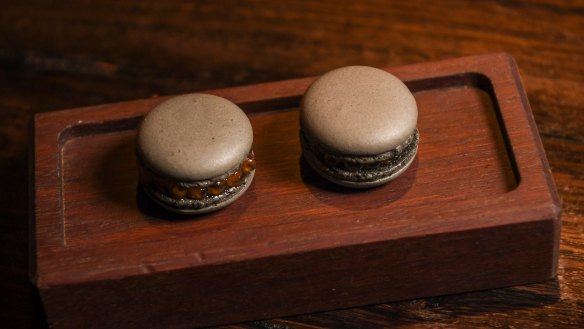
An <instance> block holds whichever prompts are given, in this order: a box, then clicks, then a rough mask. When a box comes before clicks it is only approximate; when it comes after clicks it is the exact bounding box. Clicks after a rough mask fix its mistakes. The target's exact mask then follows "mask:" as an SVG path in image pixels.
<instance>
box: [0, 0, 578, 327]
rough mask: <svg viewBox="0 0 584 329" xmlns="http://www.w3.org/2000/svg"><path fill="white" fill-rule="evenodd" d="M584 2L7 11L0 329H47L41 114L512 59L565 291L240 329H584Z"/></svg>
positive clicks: (443, 300) (420, 303) (1, 37)
mask: <svg viewBox="0 0 584 329" xmlns="http://www.w3.org/2000/svg"><path fill="white" fill-rule="evenodd" d="M583 22H584V4H583V3H582V2H581V1H567V0H566V1H551V0H548V1H546V0H540V1H500V2H499V1H483V2H473V1H447V2H446V1H436V2H428V1H415V0H411V1H405V2H387V1H360V2H354V3H353V2H336V1H335V2H333V1H326V2H308V1H306V2H300V1H273V2H269V1H261V2H260V1H252V2H245V3H241V2H238V1H213V2H211V1H208V2H207V1H198V2H185V3H179V2H178V1H166V2H136V3H132V2H117V1H116V2H114V1H111V2H106V1H101V2H98V3H90V2H85V1H71V2H42V1H38V2H37V1H27V2H10V3H3V4H2V10H1V11H0V141H1V143H0V169H1V172H2V187H1V188H0V228H1V230H0V232H1V233H0V241H1V242H0V255H1V256H0V257H1V259H0V287H1V289H2V290H1V294H2V298H0V304H1V311H0V312H1V313H0V315H1V318H0V321H2V323H3V324H4V323H5V324H6V325H3V327H27V326H33V327H34V326H39V325H40V326H42V325H43V322H42V320H41V319H42V314H41V310H39V309H38V308H37V307H36V306H35V305H36V304H35V302H34V301H35V297H34V294H33V293H32V291H31V289H30V288H29V287H28V279H27V275H28V274H27V273H28V271H29V265H28V260H27V254H28V229H29V227H28V215H29V214H28V211H27V195H28V193H27V182H28V179H27V169H26V164H27V156H26V154H27V147H26V145H27V142H28V135H27V127H28V122H29V119H30V117H31V115H32V114H33V113H38V112H46V111H54V110H59V109H64V108H72V107H79V106H86V105H96V104H102V103H110V102H114V101H121V100H132V99H138V98H145V97H150V96H152V95H168V94H178V93H184V92H190V91H195V90H203V89H211V88H219V87H227V86H235V85H244V84H250V83H255V82H267V81H274V80H283V79H289V78H298V77H304V76H314V75H318V74H321V73H324V72H326V71H327V70H329V69H332V68H335V67H338V66H342V65H349V64H366V65H371V66H378V67H387V66H396V65H401V64H410V63H417V62H424V61H428V60H434V59H443V58H449V57H458V56H462V55H472V54H481V53H490V52H499V51H505V52H508V53H510V54H511V55H512V56H513V57H515V59H516V60H517V63H518V66H519V70H520V73H521V75H522V78H523V81H524V84H525V88H526V90H527V95H528V98H529V100H530V103H531V106H532V110H533V112H534V116H535V120H536V123H537V127H538V129H539V132H540V135H541V137H542V140H543V144H544V148H545V150H546V154H547V157H548V160H549V162H550V167H551V170H552V172H553V176H554V179H555V181H556V185H557V188H558V192H559V194H560V198H561V200H562V204H563V209H564V212H563V217H562V224H563V227H562V235H561V245H560V260H559V270H558V277H557V279H554V280H550V281H547V282H543V283H539V284H533V285H527V286H517V287H512V288H506V289H497V290H489V291H484V292H476V293H467V294H460V295H452V296H445V297H435V298H427V299H420V300H413V301H404V302H397V303H390V304H379V305H372V306H367V307H361V308H355V309H348V310H341V311H331V312H326V313H318V314H310V315H303V316H295V317H290V318H286V319H274V320H269V321H261V322H252V323H246V324H241V325H237V326H231V328H286V327H296V328H323V327H324V328H327V327H333V328H355V327H359V328H379V327H389V326H402V327H410V328H416V327H475V326H483V327H488V326H494V327H534V326H539V327H550V328H551V327H554V328H557V327H580V326H581V325H582V323H584V237H583V235H584V233H583V230H584V210H583V207H584V200H583V199H584V192H583V190H584V183H583V177H584V129H583V128H582V127H583V126H584V114H582V113H584V112H583V111H582V108H584V65H582V63H584V38H583V37H582V36H583V35H584V24H583Z"/></svg>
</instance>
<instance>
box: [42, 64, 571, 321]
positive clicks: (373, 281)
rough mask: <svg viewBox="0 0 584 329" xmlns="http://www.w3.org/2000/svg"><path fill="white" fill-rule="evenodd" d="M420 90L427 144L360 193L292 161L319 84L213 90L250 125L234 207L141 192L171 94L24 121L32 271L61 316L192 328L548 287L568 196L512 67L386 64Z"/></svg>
mask: <svg viewBox="0 0 584 329" xmlns="http://www.w3.org/2000/svg"><path fill="white" fill-rule="evenodd" d="M388 71H389V72H391V73H393V74H395V75H396V76H398V77H399V78H401V79H402V80H404V81H405V82H406V84H407V85H408V86H409V87H410V89H411V90H412V91H413V93H414V95H415V97H416V101H417V103H418V107H419V125H418V128H419V131H420V141H421V142H420V146H419V152H418V155H417V159H416V160H415V162H414V164H413V165H412V166H411V167H410V169H408V170H407V172H406V173H405V174H404V175H402V176H400V177H399V178H398V179H397V180H395V181H393V182H391V183H390V184H388V185H386V186H383V187H380V188H376V189H372V190H365V191H352V190H349V189H344V188H339V187H335V186H333V185H331V184H329V183H327V182H325V181H323V180H322V179H321V178H319V177H318V176H317V175H316V174H315V173H314V172H312V170H311V169H310V168H308V167H307V166H306V165H305V163H304V162H303V161H302V160H301V152H300V146H299V141H298V128H299V127H298V123H299V120H298V105H299V100H300V97H301V96H302V94H303V92H304V91H305V89H306V88H307V86H308V85H309V84H310V83H311V82H312V81H313V78H306V79H300V80H291V81H283V82H274V83H267V84H260V85H253V86H245V87H236V88H228V89H221V90H214V91H210V92H209V93H212V94H216V95H220V96H223V97H225V98H228V99H230V100H232V101H233V102H235V103H237V104H239V105H240V106H241V107H242V108H243V109H244V110H245V111H246V112H247V113H248V114H249V117H250V120H251V122H252V125H253V128H254V132H255V135H254V150H255V153H256V156H257V161H258V165H257V174H256V178H255V181H254V183H253V185H252V186H251V187H250V189H249V190H248V192H247V193H246V194H245V195H244V196H243V197H242V198H241V199H240V200H238V202H236V203H234V204H233V205H231V206H229V207H228V208H226V209H224V210H222V211H219V212H216V213H212V214H209V215H206V216H203V217H194V218H192V217H182V216H177V215H172V214H170V213H168V212H166V211H164V210H161V209H160V208H159V207H156V206H154V205H152V203H150V202H148V200H147V199H146V198H145V197H144V196H143V195H142V194H141V193H139V192H138V190H137V172H136V164H135V162H136V160H135V156H134V138H135V133H136V127H137V125H138V123H139V121H140V119H141V117H142V116H143V115H144V114H145V113H146V112H147V111H149V110H150V109H152V108H153V107H154V106H155V105H156V104H158V103H160V102H161V101H162V100H164V99H166V98H165V97H160V98H153V99H146V100H138V101H132V102H125V103H118V104H108V105H101V106H94V107H87V108H78V109H72V110H66V111H61V112H53V113H46V114H40V115H37V116H36V117H35V121H34V160H33V161H34V162H33V168H32V169H33V177H34V197H33V204H32V206H33V207H34V217H33V220H34V224H33V227H34V229H35V230H34V232H33V234H34V238H33V241H34V246H33V255H32V262H33V265H35V267H34V272H33V281H34V282H35V284H36V285H37V287H38V289H39V291H40V296H41V298H42V301H43V304H44V308H45V311H46V314H47V316H48V321H49V323H50V324H51V325H54V326H55V327H72V328H74V327H83V328H88V327H101V328H103V327H124V328H130V327H136V328H143V327H193V326H208V325H217V324H224V323H232V322H241V321H247V320H253V319H260V318H272V317H279V316H285V315H290V314H298V313H306V312H315V311H322V310H330V309H336V308H346V307H352V306H357V305H363V304H372V303H382V302H389V301H394V300H401V299H409V298H416V297H425V296H434V295H440V294H451V293H458V292H464V291H470V290H479V289H488V288H496V287H503V286H510V285H516V284H524V283H531V282H537V281H542V280H546V279H549V278H552V277H554V276H555V273H556V267H557V256H558V243H559V230H560V227H559V223H560V222H559V216H560V206H559V201H558V197H557V195H556V190H555V187H554V184H553V181H552V177H551V175H550V171H549V166H548V164H547V161H546V159H545V154H544V152H543V148H542V145H541V141H540V139H539V135H538V132H537V129H536V126H535V123H534V120H533V117H532V114H531V110H530V107H529V104H528V101H527V98H526V95H525V92H524V90H523V88H522V85H521V81H520V78H519V76H518V72H517V69H516V66H515V63H514V62H513V60H512V59H511V58H510V57H509V56H508V55H505V54H495V55H485V56H475V57H467V58H460V59H453V60H446V61H440V62H435V63H425V64H417V65H410V66H402V67H395V68H389V69H388Z"/></svg>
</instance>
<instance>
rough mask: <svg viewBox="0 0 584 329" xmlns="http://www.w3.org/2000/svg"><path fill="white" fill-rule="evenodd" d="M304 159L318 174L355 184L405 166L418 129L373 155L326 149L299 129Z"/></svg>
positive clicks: (416, 138)
mask: <svg viewBox="0 0 584 329" xmlns="http://www.w3.org/2000/svg"><path fill="white" fill-rule="evenodd" d="M300 141H301V143H302V149H303V152H304V156H305V158H306V160H307V161H308V162H309V163H310V164H311V165H312V166H313V167H314V168H315V169H316V170H317V171H320V172H321V174H324V175H326V176H329V177H331V178H333V179H335V180H342V181H346V182H352V183H356V184H360V183H365V182H375V181H379V180H383V179H387V178H388V177H391V176H392V175H394V174H396V173H398V172H400V171H401V170H403V169H404V168H406V167H407V166H408V165H409V164H410V163H411V161H412V160H413V158H414V156H415V155H416V152H417V149H418V141H419V133H418V129H414V132H413V133H412V134H411V135H410V136H409V137H408V138H407V139H406V140H405V141H404V142H403V143H401V144H400V145H398V146H396V147H395V148H393V149H391V150H389V151H386V152H383V153H380V154H377V155H366V156H362V155H346V154H338V153H334V152H332V151H330V150H328V149H327V148H326V147H324V146H323V145H320V144H319V143H318V142H315V141H314V138H310V137H309V136H308V135H307V132H306V131H304V130H300Z"/></svg>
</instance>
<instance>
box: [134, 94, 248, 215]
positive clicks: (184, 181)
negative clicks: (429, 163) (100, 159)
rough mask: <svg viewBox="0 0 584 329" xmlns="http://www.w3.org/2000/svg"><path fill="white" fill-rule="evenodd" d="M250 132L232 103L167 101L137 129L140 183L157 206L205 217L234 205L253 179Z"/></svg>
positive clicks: (194, 97) (201, 97)
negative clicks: (211, 212) (202, 214)
mask: <svg viewBox="0 0 584 329" xmlns="http://www.w3.org/2000/svg"><path fill="white" fill-rule="evenodd" d="M252 142H253V131H252V127H251V123H250V121H249V119H248V118H247V116H246V114H245V113H244V112H243V111H242V110H241V109H240V108H239V107H238V106H237V105H235V104H234V103H232V102H230V101H228V100H226V99H224V98H221V97H218V96H213V95H207V94H187V95H182V96H177V97H173V98H170V99H168V100H166V101H164V102H162V103H161V104H159V105H158V106H156V107H155V108H154V109H153V110H152V111H151V112H150V113H148V114H147V115H146V116H145V117H144V120H143V121H142V123H141V124H140V127H139V129H138V137H137V155H138V160H139V167H140V183H141V185H142V188H143V189H144V190H145V192H146V193H147V194H148V195H149V196H150V198H152V199H153V200H154V201H156V202H157V203H159V204H160V205H162V206H164V207H166V208H168V209H170V210H172V211H175V212H178V213H187V214H191V213H206V212H210V211H214V210H218V209H221V208H223V207H225V206H227V205H229V204H231V203H232V202H234V201H235V200H236V199H238V198H239V197H240V196H241V195H242V194H243V193H244V192H245V191H246V190H247V188H248V187H249V185H250V183H251V181H252V179H253V177H254V173H255V158H254V154H253V151H252Z"/></svg>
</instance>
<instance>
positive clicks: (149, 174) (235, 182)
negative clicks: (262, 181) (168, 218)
mask: <svg viewBox="0 0 584 329" xmlns="http://www.w3.org/2000/svg"><path fill="white" fill-rule="evenodd" d="M255 164H256V163H255V157H254V154H253V152H252V151H250V152H249V154H248V156H247V158H246V159H245V160H244V161H243V162H242V163H241V164H240V165H239V166H238V167H236V168H234V169H232V170H230V171H229V172H227V173H225V174H224V175H221V176H219V177H216V178H213V179H208V180H201V181H194V182H183V181H177V180H174V179H172V178H168V177H163V176H162V175H159V174H157V173H156V172H155V171H153V170H150V169H149V168H146V166H144V165H143V162H141V164H140V182H141V184H142V187H143V188H144V190H145V191H146V192H147V193H148V194H149V195H150V196H151V197H153V198H155V199H156V200H157V201H159V202H162V203H163V204H165V205H168V206H171V207H173V208H180V209H193V210H197V209H202V208H205V207H208V206H211V205H215V204H218V203H221V202H223V201H226V200H228V199H230V198H232V197H233V196H234V195H236V194H237V193H238V192H239V191H241V190H242V189H243V188H244V187H245V183H246V181H247V179H248V178H249V176H250V174H251V173H252V172H253V171H254V170H255Z"/></svg>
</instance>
